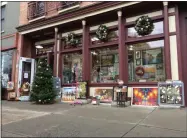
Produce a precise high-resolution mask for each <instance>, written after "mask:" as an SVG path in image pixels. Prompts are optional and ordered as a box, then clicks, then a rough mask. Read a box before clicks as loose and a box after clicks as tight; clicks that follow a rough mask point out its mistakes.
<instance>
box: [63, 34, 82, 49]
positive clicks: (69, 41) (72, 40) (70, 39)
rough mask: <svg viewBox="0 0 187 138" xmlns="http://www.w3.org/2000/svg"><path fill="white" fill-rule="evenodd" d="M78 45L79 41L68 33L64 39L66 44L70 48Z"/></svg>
mask: <svg viewBox="0 0 187 138" xmlns="http://www.w3.org/2000/svg"><path fill="white" fill-rule="evenodd" d="M79 43H80V41H79V39H78V38H77V36H76V35H75V34H74V33H69V34H68V35H67V37H66V44H67V45H70V46H77V45H78V44H79Z"/></svg>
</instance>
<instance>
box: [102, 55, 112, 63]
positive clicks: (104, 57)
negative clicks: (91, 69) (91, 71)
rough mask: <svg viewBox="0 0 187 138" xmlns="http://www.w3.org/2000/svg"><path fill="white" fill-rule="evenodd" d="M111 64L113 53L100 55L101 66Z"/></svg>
mask: <svg viewBox="0 0 187 138" xmlns="http://www.w3.org/2000/svg"><path fill="white" fill-rule="evenodd" d="M113 64H114V55H113V54H108V55H102V56H101V65H102V66H111V65H113Z"/></svg>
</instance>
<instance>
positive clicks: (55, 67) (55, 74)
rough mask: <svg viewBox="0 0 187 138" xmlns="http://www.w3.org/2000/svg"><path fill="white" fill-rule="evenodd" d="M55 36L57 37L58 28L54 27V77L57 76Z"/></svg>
mask: <svg viewBox="0 0 187 138" xmlns="http://www.w3.org/2000/svg"><path fill="white" fill-rule="evenodd" d="M57 38H58V28H55V44H54V65H53V76H55V77H57Z"/></svg>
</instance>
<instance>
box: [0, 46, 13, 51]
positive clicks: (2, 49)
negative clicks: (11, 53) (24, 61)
mask: <svg viewBox="0 0 187 138" xmlns="http://www.w3.org/2000/svg"><path fill="white" fill-rule="evenodd" d="M12 49H16V47H15V46H10V47H7V48H6V47H5V48H1V52H4V51H8V50H12Z"/></svg>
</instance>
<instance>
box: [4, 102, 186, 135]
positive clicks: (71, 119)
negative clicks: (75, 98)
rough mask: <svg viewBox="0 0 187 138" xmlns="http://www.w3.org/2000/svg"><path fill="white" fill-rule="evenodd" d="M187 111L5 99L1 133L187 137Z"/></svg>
mask: <svg viewBox="0 0 187 138" xmlns="http://www.w3.org/2000/svg"><path fill="white" fill-rule="evenodd" d="M186 113H187V112H186V109H159V108H139V107H127V108H116V107H110V106H94V105H84V106H79V105H78V106H75V107H74V106H70V105H68V104H53V105H32V104H30V103H29V102H28V103H27V102H7V101H3V102H2V115H3V116H2V120H3V122H4V123H3V126H2V130H3V133H2V136H10V137H12V136H14V137H18V136H20V137H21V136H24V137H29V136H31V137H32V136H38V137H186V136H187V127H186V122H187V114H186ZM14 118H15V119H14Z"/></svg>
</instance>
